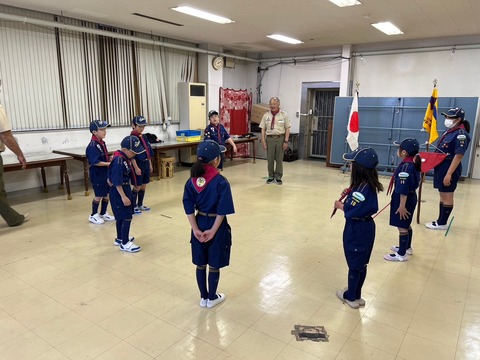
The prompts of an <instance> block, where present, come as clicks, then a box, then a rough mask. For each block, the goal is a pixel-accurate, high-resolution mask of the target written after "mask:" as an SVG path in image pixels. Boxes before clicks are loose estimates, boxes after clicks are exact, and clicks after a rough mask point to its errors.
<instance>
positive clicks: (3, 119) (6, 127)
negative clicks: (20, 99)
mask: <svg viewBox="0 0 480 360" xmlns="http://www.w3.org/2000/svg"><path fill="white" fill-rule="evenodd" d="M10 130H12V124H11V123H10V121H9V120H8V118H7V113H6V112H5V109H4V108H3V106H2V105H0V133H3V132H6V131H10ZM4 151H5V144H4V143H3V141H2V140H1V139H0V152H4Z"/></svg>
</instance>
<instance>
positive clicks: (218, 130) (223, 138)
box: [203, 110, 237, 170]
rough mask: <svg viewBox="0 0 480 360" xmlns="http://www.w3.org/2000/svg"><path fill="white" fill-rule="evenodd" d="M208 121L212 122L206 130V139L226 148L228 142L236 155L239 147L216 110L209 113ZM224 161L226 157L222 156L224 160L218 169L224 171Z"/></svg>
mask: <svg viewBox="0 0 480 360" xmlns="http://www.w3.org/2000/svg"><path fill="white" fill-rule="evenodd" d="M208 119H209V121H210V124H208V125H207V127H206V128H205V131H204V133H203V134H204V139H205V140H213V141H216V142H217V143H218V144H219V145H223V146H225V144H226V143H227V142H228V143H229V144H230V145H231V146H232V151H233V153H234V154H236V153H237V146H236V145H235V143H234V142H233V140H232V138H231V137H230V135H229V134H228V132H227V130H226V129H225V127H224V126H223V125H222V124H220V117H219V116H218V112H217V111H216V110H210V111H209V113H208ZM224 161H225V155H223V154H222V160H221V161H220V164H219V165H218V168H219V169H220V170H222V169H223V163H224Z"/></svg>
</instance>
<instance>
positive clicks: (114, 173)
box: [108, 135, 145, 253]
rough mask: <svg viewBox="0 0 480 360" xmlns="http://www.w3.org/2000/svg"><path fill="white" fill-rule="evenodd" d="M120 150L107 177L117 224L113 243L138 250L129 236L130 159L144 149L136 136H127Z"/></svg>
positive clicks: (130, 211)
mask: <svg viewBox="0 0 480 360" xmlns="http://www.w3.org/2000/svg"><path fill="white" fill-rule="evenodd" d="M120 146H121V150H119V151H115V153H114V154H113V159H112V162H111V163H110V166H109V168H108V176H109V177H108V178H109V180H110V182H111V185H112V186H111V187H110V202H111V204H112V209H113V214H114V215H115V219H116V225H117V237H116V238H115V241H114V245H116V246H119V247H120V250H121V251H126V252H131V253H133V252H138V251H140V250H141V248H140V246H138V245H135V244H134V243H133V242H134V241H135V238H133V237H132V238H131V237H130V236H129V235H130V226H131V224H132V214H133V204H132V188H131V185H130V179H132V178H133V179H135V176H134V172H133V166H132V163H131V159H132V158H133V157H134V156H135V155H137V154H141V153H142V152H145V149H144V148H143V146H142V143H141V142H140V139H139V138H138V137H136V136H132V135H130V136H127V137H126V138H124V139H123V140H122V143H121V145H120Z"/></svg>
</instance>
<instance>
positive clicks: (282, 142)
mask: <svg viewBox="0 0 480 360" xmlns="http://www.w3.org/2000/svg"><path fill="white" fill-rule="evenodd" d="M269 105H270V111H267V112H266V113H265V114H264V115H263V117H262V121H260V125H259V127H260V128H261V129H262V147H263V150H267V163H268V178H267V184H273V183H274V182H276V183H277V184H278V185H282V184H283V181H282V177H283V155H284V153H285V150H287V148H288V138H289V137H290V120H289V119H288V115H287V113H286V112H285V111H282V110H280V100H279V99H278V98H276V97H272V98H271V99H270V102H269Z"/></svg>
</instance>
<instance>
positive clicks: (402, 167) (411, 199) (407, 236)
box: [383, 138, 422, 261]
mask: <svg viewBox="0 0 480 360" xmlns="http://www.w3.org/2000/svg"><path fill="white" fill-rule="evenodd" d="M395 145H398V144H396V143H395ZM419 148H420V144H419V143H418V141H417V140H416V139H412V138H407V139H405V140H403V141H402V142H401V143H400V146H399V148H398V153H397V155H398V157H399V158H401V159H402V162H401V163H400V164H399V165H398V167H397V169H396V170H395V172H394V173H393V175H392V179H391V180H390V185H389V186H388V190H387V195H388V194H389V193H390V191H391V190H392V187H393V193H392V200H391V202H390V225H391V226H396V227H397V228H398V232H399V243H398V245H399V246H395V245H394V246H392V247H391V248H390V249H391V250H392V251H394V253H393V254H387V255H385V256H384V257H383V258H384V259H385V260H388V261H407V260H408V257H407V255H413V249H412V236H413V230H412V227H411V226H410V225H411V224H412V218H413V212H414V211H415V208H416V207H417V192H416V190H417V188H418V185H419V184H420V170H421V166H422V160H421V159H420V156H419V155H418V151H419Z"/></svg>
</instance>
